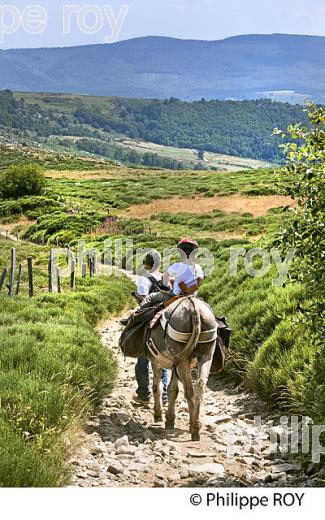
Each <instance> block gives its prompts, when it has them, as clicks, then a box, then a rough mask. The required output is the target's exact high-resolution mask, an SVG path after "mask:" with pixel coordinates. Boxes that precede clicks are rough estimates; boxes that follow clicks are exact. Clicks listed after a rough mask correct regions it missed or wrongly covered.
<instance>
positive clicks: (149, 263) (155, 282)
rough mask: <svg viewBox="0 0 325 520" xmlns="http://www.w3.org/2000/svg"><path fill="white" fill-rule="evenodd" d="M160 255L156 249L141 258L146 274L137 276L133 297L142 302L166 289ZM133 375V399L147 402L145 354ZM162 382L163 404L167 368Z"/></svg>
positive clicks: (165, 395) (164, 402)
mask: <svg viewBox="0 0 325 520" xmlns="http://www.w3.org/2000/svg"><path fill="white" fill-rule="evenodd" d="M160 264H161V256H160V254H159V253H158V251H154V250H153V251H151V252H150V253H148V254H147V255H146V256H145V258H144V260H143V267H144V269H145V270H146V274H145V275H143V276H138V279H137V291H136V293H135V295H134V296H135V298H136V299H137V301H139V302H142V301H143V300H144V299H145V298H146V297H147V296H148V295H149V294H151V293H157V292H160V291H161V290H164V289H165V290H167V291H168V289H169V288H168V287H165V286H164V285H163V283H162V273H161V272H160ZM135 376H136V380H137V384H138V388H137V390H136V395H135V397H134V400H135V401H136V402H139V403H140V404H148V403H149V401H150V399H151V389H150V376H149V360H148V358H147V357H146V356H140V357H139V358H138V361H137V364H136V365H135ZM161 379H162V383H163V395H162V400H163V404H166V403H167V400H168V397H167V388H168V374H167V370H166V369H163V370H162V377H161Z"/></svg>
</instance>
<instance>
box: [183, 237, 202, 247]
mask: <svg viewBox="0 0 325 520" xmlns="http://www.w3.org/2000/svg"><path fill="white" fill-rule="evenodd" d="M183 244H191V245H192V246H194V247H199V244H198V243H197V241H196V240H193V239H192V238H182V239H181V240H180V241H179V243H178V247H179V246H181V245H183Z"/></svg>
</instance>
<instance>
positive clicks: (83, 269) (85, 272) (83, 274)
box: [81, 260, 87, 278]
mask: <svg viewBox="0 0 325 520" xmlns="http://www.w3.org/2000/svg"><path fill="white" fill-rule="evenodd" d="M86 275H87V266H86V262H85V261H84V260H83V262H82V266H81V276H82V277H83V278H86Z"/></svg>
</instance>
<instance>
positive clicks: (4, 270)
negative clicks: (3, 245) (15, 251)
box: [0, 267, 8, 291]
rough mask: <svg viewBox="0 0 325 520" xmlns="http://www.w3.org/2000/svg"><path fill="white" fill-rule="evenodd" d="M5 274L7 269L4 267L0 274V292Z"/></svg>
mask: <svg viewBox="0 0 325 520" xmlns="http://www.w3.org/2000/svg"><path fill="white" fill-rule="evenodd" d="M7 273H8V269H7V268H6V267H4V269H3V271H2V273H1V276H0V291H1V289H2V286H3V284H4V281H5V279H6V276H7Z"/></svg>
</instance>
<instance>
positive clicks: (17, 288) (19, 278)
mask: <svg viewBox="0 0 325 520" xmlns="http://www.w3.org/2000/svg"><path fill="white" fill-rule="evenodd" d="M22 268H23V266H22V265H21V263H20V264H19V268H18V279H17V287H16V295H18V294H19V290H20V282H21V271H22Z"/></svg>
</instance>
